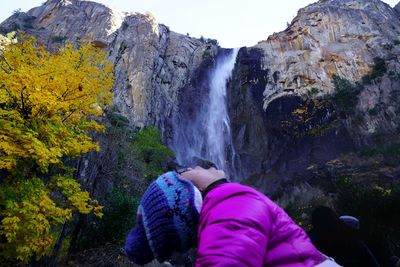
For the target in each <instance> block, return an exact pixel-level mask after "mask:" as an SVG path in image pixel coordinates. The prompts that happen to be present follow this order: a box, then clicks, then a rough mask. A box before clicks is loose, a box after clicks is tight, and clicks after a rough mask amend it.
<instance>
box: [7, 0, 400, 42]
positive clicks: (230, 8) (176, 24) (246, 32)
mask: <svg viewBox="0 0 400 267" xmlns="http://www.w3.org/2000/svg"><path fill="white" fill-rule="evenodd" d="M2 1H4V2H3V3H1V9H0V21H3V20H5V19H6V18H8V17H9V16H11V14H12V13H13V11H15V10H18V9H19V8H20V9H21V11H28V10H29V9H30V8H32V7H36V6H39V5H41V3H43V2H44V1H45V0H2ZM399 1H400V0H384V2H385V3H387V4H389V5H390V6H392V7H393V6H394V5H395V4H397V3H398V2H399ZM96 2H99V3H103V4H106V5H108V6H110V7H112V8H115V9H117V10H121V11H128V12H139V13H145V12H146V11H149V12H151V13H152V14H153V15H154V17H155V18H156V21H157V22H158V23H162V24H165V25H167V26H168V27H169V28H170V29H171V30H172V31H174V32H178V33H182V34H186V33H189V35H190V36H193V37H197V38H199V37H201V36H203V37H205V38H212V39H217V40H218V42H219V44H220V45H221V46H222V47H226V48H230V47H241V46H252V45H255V44H256V43H257V42H258V41H261V40H266V39H267V38H268V36H269V35H271V34H272V33H274V32H280V31H283V30H284V29H285V28H286V25H287V23H289V22H290V21H291V20H292V19H293V18H294V17H295V16H296V14H297V11H298V10H299V9H300V8H302V7H305V6H307V5H308V4H310V3H313V2H315V0H246V1H243V0H235V1H233V0H97V1H96Z"/></svg>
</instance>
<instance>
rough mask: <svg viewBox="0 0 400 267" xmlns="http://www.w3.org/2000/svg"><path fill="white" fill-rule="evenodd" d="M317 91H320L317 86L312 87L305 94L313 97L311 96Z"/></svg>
mask: <svg viewBox="0 0 400 267" xmlns="http://www.w3.org/2000/svg"><path fill="white" fill-rule="evenodd" d="M319 92H320V90H319V89H318V88H316V87H313V88H311V89H310V90H309V91H308V92H307V96H308V97H313V96H315V95H317V94H318V93H319Z"/></svg>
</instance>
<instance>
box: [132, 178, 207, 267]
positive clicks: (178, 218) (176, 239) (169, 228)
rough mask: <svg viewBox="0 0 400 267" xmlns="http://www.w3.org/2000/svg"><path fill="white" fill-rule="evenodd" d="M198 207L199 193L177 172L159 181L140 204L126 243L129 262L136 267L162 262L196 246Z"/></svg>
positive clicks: (199, 205)
mask: <svg viewBox="0 0 400 267" xmlns="http://www.w3.org/2000/svg"><path fill="white" fill-rule="evenodd" d="M201 204H202V198H201V193H200V191H199V190H198V189H197V188H196V187H195V186H194V185H193V184H192V183H191V182H190V181H188V180H185V179H183V178H181V177H180V176H179V175H178V174H177V173H176V172H167V173H165V174H163V175H161V176H160V177H158V178H157V179H156V180H155V181H154V182H152V183H151V184H150V186H149V187H148V188H147V190H146V192H145V193H144V195H143V197H142V199H141V200H140V205H139V207H138V212H137V218H136V225H135V227H134V228H133V229H132V230H131V231H130V232H129V234H128V236H127V239H126V242H125V252H126V254H127V256H128V258H129V259H130V260H132V261H133V262H135V263H137V264H139V265H143V264H146V263H148V262H150V261H152V260H153V259H154V258H156V259H157V260H158V261H159V262H164V261H165V260H167V259H168V258H170V257H171V255H172V254H173V253H174V252H185V251H187V250H189V249H190V248H191V247H193V246H195V245H196V238H197V226H198V222H199V213H200V209H201Z"/></svg>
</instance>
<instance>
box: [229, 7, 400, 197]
mask: <svg viewBox="0 0 400 267" xmlns="http://www.w3.org/2000/svg"><path fill="white" fill-rule="evenodd" d="M399 36H400V20H399V14H398V13H397V12H396V11H395V10H394V9H392V8H390V7H389V6H388V5H387V4H385V3H383V2H381V1H379V0H372V1H369V0H368V1H367V0H344V1H337V0H321V1H319V2H317V3H315V4H311V5H309V6H308V7H305V8H303V9H301V10H300V11H299V12H298V15H297V17H296V18H295V19H294V20H293V21H292V23H291V24H290V25H289V26H288V28H287V29H286V30H285V31H283V32H280V33H276V34H273V35H272V36H270V37H269V38H268V39H267V40H265V41H261V42H259V43H258V44H257V45H256V46H254V47H251V48H242V49H241V50H240V52H239V55H238V59H237V66H236V68H235V70H234V74H233V79H232V82H231V83H230V98H229V99H230V100H229V106H230V112H231V121H232V133H233V139H234V144H235V148H236V152H237V157H238V162H239V163H240V164H241V166H240V168H239V169H240V170H241V171H242V177H247V178H246V179H245V180H246V181H244V182H247V183H249V184H251V185H254V186H257V187H258V188H261V189H262V190H264V191H265V192H268V193H278V192H279V191H282V190H283V189H284V188H286V186H287V185H293V184H295V183H296V180H298V181H300V180H303V181H304V180H307V177H308V176H309V171H308V170H309V168H311V166H313V165H315V164H317V165H318V164H323V163H324V162H327V161H329V160H332V159H334V158H336V157H338V156H339V155H340V154H342V153H346V152H349V151H352V150H354V149H358V148H360V147H362V146H365V145H370V144H371V143H373V142H374V140H375V139H376V138H377V136H380V138H382V137H383V136H386V137H387V138H389V139H390V140H392V141H395V140H398V136H399V132H398V129H399V125H400V118H399V113H398V111H399V110H398V108H397V107H398V105H399V99H398V98H399V97H398V95H399V88H400V83H399V77H398V73H399V72H400V65H399V56H400V45H399V44H400V42H399ZM377 57H378V58H380V59H383V61H384V62H385V65H386V67H387V71H386V73H385V74H384V75H383V76H382V77H380V78H378V79H375V80H374V81H372V82H365V81H364V84H363V85H360V87H362V90H361V92H360V94H359V95H358V101H357V105H356V107H355V109H356V113H355V114H353V115H352V116H342V115H341V114H338V111H337V110H336V107H335V105H334V103H333V102H332V101H326V100H327V99H331V98H332V96H333V95H334V94H335V89H334V85H333V83H332V77H333V75H339V76H341V77H343V78H345V79H347V80H349V81H350V82H352V83H353V84H354V83H356V82H359V83H360V84H361V83H362V78H363V77H364V78H368V77H369V76H366V75H368V74H370V73H371V71H372V70H373V68H374V64H375V63H374V62H375V61H374V59H375V58H377ZM364 80H366V79H364Z"/></svg>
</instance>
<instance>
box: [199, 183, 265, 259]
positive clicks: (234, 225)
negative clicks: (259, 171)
mask: <svg viewBox="0 0 400 267" xmlns="http://www.w3.org/2000/svg"><path fill="white" fill-rule="evenodd" d="M203 205H204V206H203V209H202V212H201V215H200V226H199V245H198V257H197V260H196V266H262V265H263V261H264V258H265V254H266V249H267V243H268V233H269V229H270V225H271V220H272V216H271V215H270V214H269V209H268V208H267V207H266V204H265V202H264V201H263V199H262V198H261V197H260V196H259V195H258V194H257V193H255V192H254V191H253V190H250V189H248V188H247V187H245V186H242V185H239V184H235V183H225V184H221V185H218V186H217V187H216V188H214V189H212V190H211V191H210V192H209V193H208V195H207V196H206V198H205V199H204V204H203Z"/></svg>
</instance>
